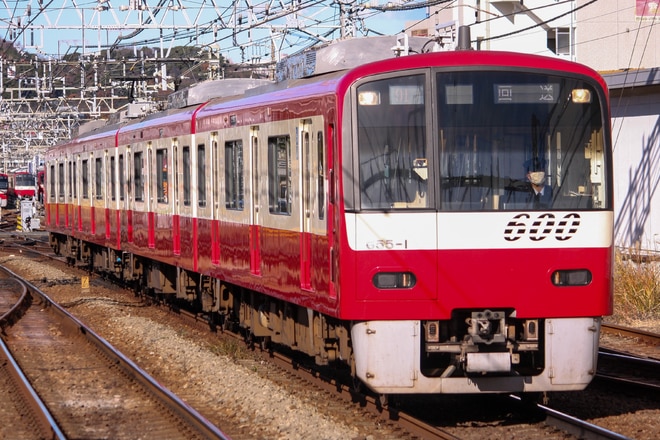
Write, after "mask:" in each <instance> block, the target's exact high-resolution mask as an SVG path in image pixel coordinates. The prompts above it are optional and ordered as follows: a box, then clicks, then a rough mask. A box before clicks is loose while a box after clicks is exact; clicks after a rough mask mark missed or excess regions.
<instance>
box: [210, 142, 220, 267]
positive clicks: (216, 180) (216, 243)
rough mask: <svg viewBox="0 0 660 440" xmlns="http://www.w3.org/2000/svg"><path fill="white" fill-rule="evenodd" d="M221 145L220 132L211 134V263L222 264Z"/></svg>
mask: <svg viewBox="0 0 660 440" xmlns="http://www.w3.org/2000/svg"><path fill="white" fill-rule="evenodd" d="M219 149H220V145H219V143H218V132H217V131H215V132H213V133H211V165H212V167H213V168H212V170H211V191H212V193H213V194H212V197H213V212H212V220H211V263H212V264H220V218H221V215H220V170H221V169H222V166H221V163H220V161H221V160H222V155H221V154H220V151H219Z"/></svg>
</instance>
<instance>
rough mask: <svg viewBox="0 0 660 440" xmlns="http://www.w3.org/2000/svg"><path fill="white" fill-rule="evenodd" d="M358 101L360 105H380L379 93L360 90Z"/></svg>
mask: <svg viewBox="0 0 660 440" xmlns="http://www.w3.org/2000/svg"><path fill="white" fill-rule="evenodd" d="M358 103H359V104H360V105H380V93H378V92H369V91H367V92H360V93H358Z"/></svg>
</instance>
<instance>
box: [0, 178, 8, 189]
mask: <svg viewBox="0 0 660 440" xmlns="http://www.w3.org/2000/svg"><path fill="white" fill-rule="evenodd" d="M7 188H9V178H8V177H7V175H6V174H0V190H6V189H7Z"/></svg>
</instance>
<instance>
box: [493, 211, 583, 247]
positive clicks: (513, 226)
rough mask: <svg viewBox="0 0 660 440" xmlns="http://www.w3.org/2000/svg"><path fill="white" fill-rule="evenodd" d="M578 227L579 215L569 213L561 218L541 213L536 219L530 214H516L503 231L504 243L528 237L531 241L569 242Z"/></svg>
mask: <svg viewBox="0 0 660 440" xmlns="http://www.w3.org/2000/svg"><path fill="white" fill-rule="evenodd" d="M579 226H580V214H578V213H576V212H571V213H569V214H566V215H564V216H563V217H561V218H557V217H555V215H554V214H551V213H543V214H540V215H538V216H537V217H536V218H532V216H531V215H530V214H527V213H522V214H518V215H516V216H515V217H513V219H511V221H509V223H508V224H507V225H506V228H505V229H504V239H505V240H506V241H516V240H520V239H521V238H523V237H528V238H529V239H530V240H532V241H541V240H545V239H546V238H548V237H554V238H555V240H558V241H566V240H570V239H571V238H572V237H573V236H575V234H576V233H577V230H578V227H579Z"/></svg>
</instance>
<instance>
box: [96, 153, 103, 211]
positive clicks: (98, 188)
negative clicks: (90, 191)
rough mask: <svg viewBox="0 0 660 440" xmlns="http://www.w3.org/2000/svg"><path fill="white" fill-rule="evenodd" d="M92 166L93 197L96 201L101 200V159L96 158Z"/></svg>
mask: <svg viewBox="0 0 660 440" xmlns="http://www.w3.org/2000/svg"><path fill="white" fill-rule="evenodd" d="M94 166H95V169H94V183H95V186H96V188H95V195H96V199H97V200H101V199H102V198H103V158H101V157H98V158H96V160H95V162H94Z"/></svg>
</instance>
